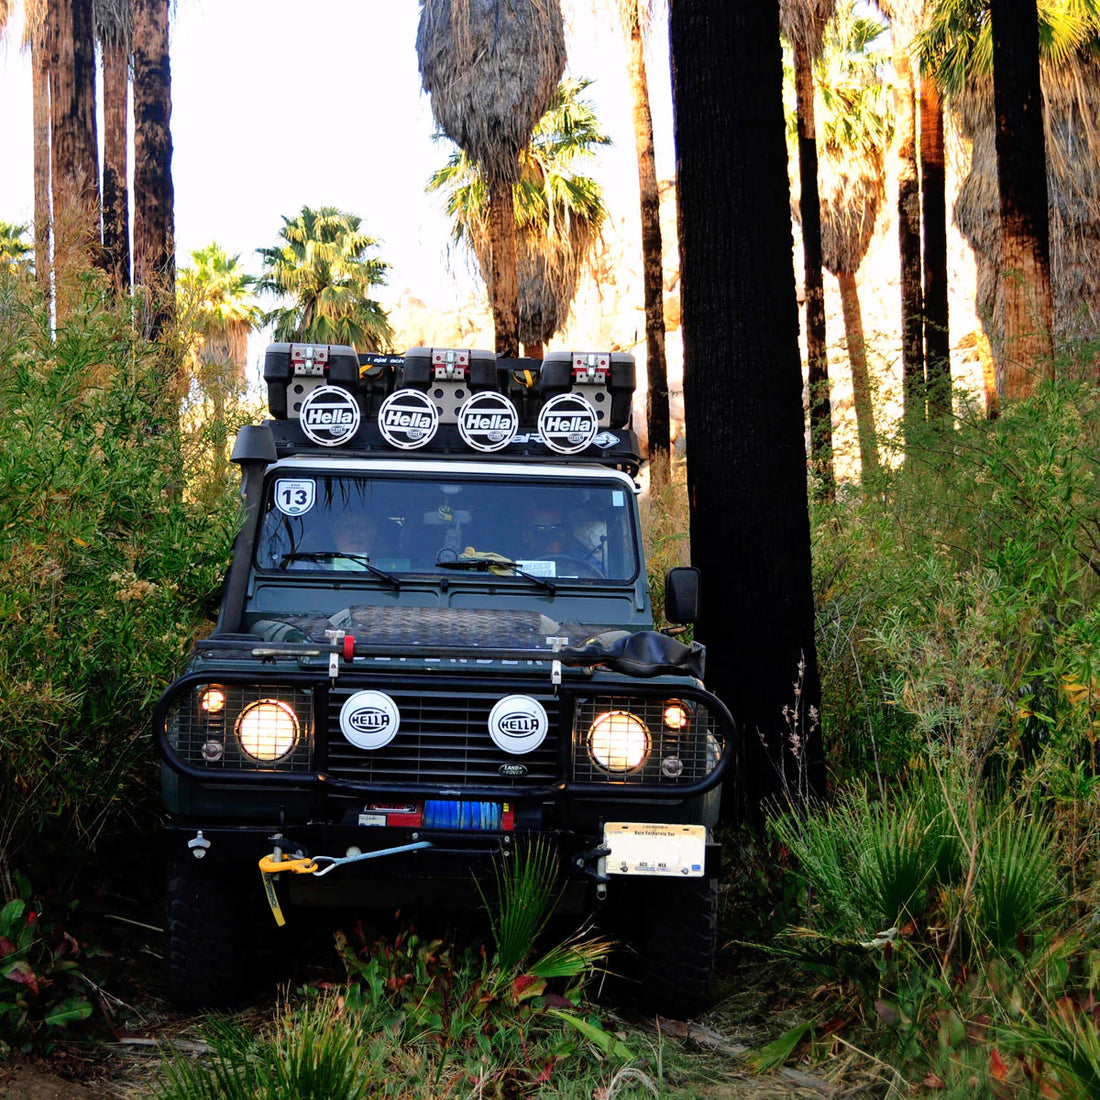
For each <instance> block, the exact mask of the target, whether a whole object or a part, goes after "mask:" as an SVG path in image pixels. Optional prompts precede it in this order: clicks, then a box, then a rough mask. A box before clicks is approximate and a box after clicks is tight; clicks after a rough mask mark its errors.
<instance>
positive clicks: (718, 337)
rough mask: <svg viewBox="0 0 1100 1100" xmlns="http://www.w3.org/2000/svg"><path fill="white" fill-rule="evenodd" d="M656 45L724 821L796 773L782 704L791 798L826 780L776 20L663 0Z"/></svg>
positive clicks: (761, 9)
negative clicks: (668, 141)
mask: <svg viewBox="0 0 1100 1100" xmlns="http://www.w3.org/2000/svg"><path fill="white" fill-rule="evenodd" d="M669 45H670V53H671V59H672V90H673V99H674V103H675V112H674V122H675V128H676V149H677V160H678V169H679V170H678V180H677V186H678V188H679V198H680V255H681V257H682V273H681V279H682V282H683V333H684V412H685V418H686V436H687V448H688V454H687V471H688V495H689V499H690V501H691V557H692V563H693V564H695V565H698V566H700V568H701V569H702V572H703V576H704V577H705V578H706V589H705V600H706V603H705V605H704V607H703V609H702V617H701V619H700V621H699V623H698V624H697V632H696V637H697V638H699V639H700V640H701V641H704V642H705V643H706V645H707V648H708V655H709V662H710V663H709V664H708V681H707V683H708V685H709V686H710V687H711V689H712V690H714V691H715V692H716V693H717V694H718V695H719V696H720V697H721V698H723V699H728V700H729V701H730V705H731V708H732V712H733V717H734V720H735V721H736V722H737V724H738V727H739V728H740V729H742V730H745V731H746V737H745V740H744V748H745V757H744V763H743V765H742V767H743V771H742V779H741V782H739V783H731V784H727V785H726V788H725V790H724V792H723V800H724V801H725V799H726V797H728V798H729V803H730V805H729V806H728V807H727V808H733V807H735V806H736V805H737V801H738V800H739V799H742V798H744V799H749V800H753V801H755V800H757V799H760V800H764V799H767V798H768V797H769V796H770V795H772V794H774V793H776V787H777V782H778V780H779V776H778V775H777V773H776V772H775V771H774V770H773V764H774V763H776V762H777V761H779V760H782V761H783V764H784V765H787V764H793V761H792V759H791V749H792V743H791V739H790V734H791V730H790V729H789V728H787V727H786V726H785V723H784V721H783V715H784V714H790V713H791V707H792V706H794V707H795V708H796V709H797V710H798V721H799V723H800V729H799V735H800V740H799V743H798V745H797V747H796V749H795V751H796V752H797V753H798V764H799V765H804V766H805V767H804V770H803V769H802V768H794V769H792V770H796V771H799V773H800V774H799V776H798V778H797V783H798V788H799V793H803V794H804V793H805V786H802V784H803V783H805V784H806V785H807V786H809V787H810V788H811V789H813V790H816V789H817V788H818V787H819V784H820V783H821V780H822V778H823V774H824V773H823V765H822V755H821V740H820V730H818V729H814V728H812V727H813V725H814V722H813V720H812V718H811V709H814V710H816V708H818V707H819V705H820V696H821V688H820V681H819V679H818V673H817V659H816V650H815V643H814V629H813V615H814V613H813V593H812V586H811V576H810V526H809V516H808V511H807V499H806V449H805V445H804V442H803V436H804V432H805V418H804V414H803V409H802V366H801V363H800V361H799V352H798V304H797V300H796V298H795V283H794V268H793V265H792V261H791V248H790V246H791V229H790V192H789V189H788V185H787V176H786V173H787V157H786V148H785V145H784V133H783V103H782V58H781V54H780V49H779V12H778V8H777V6H776V5H775V4H769V3H758V2H756V0H728V2H727V3H722V4H715V3H713V0H672V3H671V5H670V8H669ZM746 150H751V151H752V156H751V157H750V156H747V155H746V152H745V151H746ZM731 623H752V624H753V629H752V630H748V631H746V630H736V629H734V630H731V629H730V624H731ZM800 670H801V673H802V676H801V678H800V685H799V686H800V689H801V693H800V694H799V695H798V696H797V697H796V695H795V693H794V691H792V682H793V681H794V680H795V679H799V671H800ZM803 708H804V709H803ZM783 773H784V774H787V775H790V771H788V770H787V769H786V767H784V769H783ZM794 786H795V781H792V787H794ZM791 793H792V795H793V794H794V791H793V790H792V792H791Z"/></svg>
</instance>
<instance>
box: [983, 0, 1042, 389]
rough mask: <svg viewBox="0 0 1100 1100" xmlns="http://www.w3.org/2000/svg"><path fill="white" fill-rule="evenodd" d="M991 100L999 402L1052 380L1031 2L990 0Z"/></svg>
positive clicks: (1039, 105) (1036, 57) (1038, 97)
mask: <svg viewBox="0 0 1100 1100" xmlns="http://www.w3.org/2000/svg"><path fill="white" fill-rule="evenodd" d="M991 15H992V20H993V26H992V30H993V101H994V110H995V112H996V116H997V135H996V144H997V183H998V186H999V190H1000V199H1001V232H1002V236H1003V239H1004V302H1005V310H1004V314H1005V315H1004V342H1003V349H1002V356H1003V364H1002V367H1001V369H1000V370H999V371H998V375H999V376H1000V377H1002V378H1003V379H1004V397H1005V399H1006V400H1013V399H1015V398H1021V397H1026V396H1028V395H1029V394H1030V393H1031V392H1032V391H1033V390H1034V389H1035V387H1036V386H1037V385H1039V384H1040V383H1042V382H1044V381H1047V380H1049V379H1052V378H1053V377H1054V353H1053V345H1052V328H1053V326H1052V308H1051V295H1050V226H1049V212H1048V210H1047V183H1046V146H1045V142H1044V131H1043V98H1042V90H1041V88H1040V84H1039V22H1038V15H1037V12H1036V5H1035V2H1034V0H1012V2H1011V3H1009V2H1006V0H993V3H992V4H991Z"/></svg>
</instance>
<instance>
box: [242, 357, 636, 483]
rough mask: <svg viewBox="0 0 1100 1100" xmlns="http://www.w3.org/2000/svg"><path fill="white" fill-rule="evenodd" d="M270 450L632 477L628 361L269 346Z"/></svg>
mask: <svg viewBox="0 0 1100 1100" xmlns="http://www.w3.org/2000/svg"><path fill="white" fill-rule="evenodd" d="M264 380H265V382H266V383H267V392H268V406H269V408H270V410H271V414H272V416H273V417H274V420H273V421H272V422H271V423H270V428H271V431H272V433H273V437H274V441H275V447H276V452H277V454H278V455H279V456H280V457H281V456H285V455H290V454H300V453H311V452H312V453H318V452H320V453H325V452H327V453H334V452H336V451H338V453H340V454H342V455H349V456H351V455H375V456H377V455H378V454H380V453H381V454H386V455H388V456H391V457H393V456H400V455H406V456H412V455H426V454H430V455H433V456H439V455H450V456H458V457H462V458H466V459H497V460H500V459H507V460H511V461H516V460H519V461H541V462H561V461H563V460H565V461H569V460H576V461H582V462H586V463H591V462H597V463H600V464H601V465H606V466H611V467H613V468H616V469H621V470H625V471H626V472H627V473H629V474H630V475H631V476H634V475H635V474H636V473H637V471H638V469H639V467H640V465H641V458H640V455H639V448H638V440H637V437H636V436H635V434H634V432H633V430H632V425H631V408H632V399H633V394H634V386H635V366H634V357H633V356H632V355H630V354H629V353H626V352H576V351H559V352H550V353H549V354H548V355H547V356H546V357H545V358H544V359H541V360H540V359H507V358H498V357H497V356H495V355H494V354H493V353H492V352H490V351H483V350H479V349H474V348H470V349H460V348H427V347H417V348H410V349H409V350H408V351H407V352H406V353H405V354H404V355H383V354H377V353H367V354H362V355H360V354H357V353H356V352H355V350H354V349H353V348H350V347H347V346H343V345H336V344H332V345H323V344H291V343H276V344H271V345H269V346H268V349H267V353H266V355H265V358H264Z"/></svg>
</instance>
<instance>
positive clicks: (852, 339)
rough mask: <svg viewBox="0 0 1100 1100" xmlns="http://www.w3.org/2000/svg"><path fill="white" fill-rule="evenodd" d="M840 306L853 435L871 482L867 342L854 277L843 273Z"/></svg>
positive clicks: (873, 459) (873, 441) (874, 446)
mask: <svg viewBox="0 0 1100 1100" xmlns="http://www.w3.org/2000/svg"><path fill="white" fill-rule="evenodd" d="M837 282H839V284H840V305H841V309H842V310H843V311H844V335H845V337H846V338H847V341H848V364H849V366H850V367H851V368H852V401H853V404H854V405H855V407H856V433H857V435H858V436H859V465H860V477H861V479H862V481H863V482H864V483H870V482H874V481H875V480H876V479H877V477H878V475H879V471H880V467H879V460H878V436H877V434H876V431H875V403H874V398H873V395H872V393H871V374H870V371H869V370H868V369H867V342H866V341H865V340H864V338H863V314H862V312H861V311H860V308H859V291H858V290H857V289H856V277H855V275H854V274H852V273H851V272H847V271H842V272H841V273H840V274H839V275H837Z"/></svg>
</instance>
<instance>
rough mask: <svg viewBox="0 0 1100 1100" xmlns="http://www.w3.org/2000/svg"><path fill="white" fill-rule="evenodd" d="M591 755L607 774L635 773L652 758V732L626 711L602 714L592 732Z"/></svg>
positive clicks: (589, 736)
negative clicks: (650, 735)
mask: <svg viewBox="0 0 1100 1100" xmlns="http://www.w3.org/2000/svg"><path fill="white" fill-rule="evenodd" d="M588 752H589V755H590V756H591V757H592V760H593V761H594V762H595V763H596V765H597V766H598V767H600V768H603V769H604V771H609V772H629V771H633V770H634V769H635V768H637V767H640V766H641V765H642V764H644V763H645V759H646V757H647V756H648V755H649V730H648V729H647V728H646V725H645V723H644V722H643V721H642V720H641V719H640V718H637V717H635V716H634V715H633V714H630V713H628V712H626V711H611V712H609V713H607V714H601V715H599V717H598V718H596V720H595V721H594V722H593V723H592V725H591V726H589V728H588Z"/></svg>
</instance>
